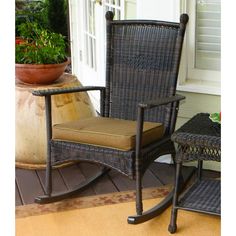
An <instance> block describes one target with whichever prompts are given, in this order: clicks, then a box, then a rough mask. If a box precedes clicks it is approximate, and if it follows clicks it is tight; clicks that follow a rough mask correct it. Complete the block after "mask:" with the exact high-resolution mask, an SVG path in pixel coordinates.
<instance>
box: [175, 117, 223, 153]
mask: <svg viewBox="0 0 236 236" xmlns="http://www.w3.org/2000/svg"><path fill="white" fill-rule="evenodd" d="M171 139H172V141H174V142H176V143H178V144H183V145H184V144H185V145H191V146H202V147H208V148H216V149H220V145H221V131H220V125H219V124H216V123H214V122H212V121H211V120H210V118H209V114H208V113H199V114H197V115H195V116H194V117H193V118H192V119H190V120H189V121H188V122H187V123H185V124H184V125H183V126H182V127H180V128H179V129H178V130H177V131H175V132H174V134H173V135H172V136H171Z"/></svg>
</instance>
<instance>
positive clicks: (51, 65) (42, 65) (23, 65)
mask: <svg viewBox="0 0 236 236" xmlns="http://www.w3.org/2000/svg"><path fill="white" fill-rule="evenodd" d="M69 62H70V60H69V59H67V60H66V61H64V62H61V63H55V64H21V63H15V66H16V67H24V68H26V67H30V68H33V67H36V68H45V67H47V68H48V67H59V66H61V65H66V64H69Z"/></svg>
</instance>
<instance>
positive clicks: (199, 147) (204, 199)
mask: <svg viewBox="0 0 236 236" xmlns="http://www.w3.org/2000/svg"><path fill="white" fill-rule="evenodd" d="M171 139H172V141H174V142H176V143H177V144H178V149H177V153H176V178H175V188H174V197H173V206H172V212H171V221H170V224H169V228H168V230H169V232H170V233H175V232H176V230H177V225H176V220H177V211H178V209H184V210H190V211H196V212H202V213H209V214H213V215H220V214H221V209H220V204H221V195H220V192H221V191H220V190H221V186H220V180H219V179H217V180H215V179H205V180H203V179H202V178H201V170H202V162H203V161H204V160H211V161H218V162H220V161H221V133H220V125H218V124H215V123H213V122H212V121H211V120H210V119H209V114H207V113H199V114H197V115H196V116H194V117H193V118H192V119H191V120H189V121H188V122H187V123H186V124H184V125H183V126H182V127H181V128H180V129H178V130H177V131H176V132H175V133H174V134H173V135H172V137H171ZM188 161H198V175H197V179H196V181H195V182H194V183H193V185H192V186H190V187H189V188H188V189H186V190H185V191H184V193H182V194H181V195H180V196H179V185H180V183H179V182H180V181H179V180H180V174H181V167H182V163H184V162H188Z"/></svg>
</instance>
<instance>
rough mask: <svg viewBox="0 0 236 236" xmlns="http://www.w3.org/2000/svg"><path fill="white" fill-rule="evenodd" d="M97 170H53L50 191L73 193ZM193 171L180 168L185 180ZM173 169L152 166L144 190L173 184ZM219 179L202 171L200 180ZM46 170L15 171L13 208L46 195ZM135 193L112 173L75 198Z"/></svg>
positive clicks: (83, 167) (84, 167) (132, 185)
mask: <svg viewBox="0 0 236 236" xmlns="http://www.w3.org/2000/svg"><path fill="white" fill-rule="evenodd" d="M97 169H98V167H97V166H96V165H93V164H88V163H77V164H74V165H71V166H67V167H63V168H58V169H54V170H53V183H52V184H53V190H54V192H61V191H65V190H68V189H73V188H74V187H75V186H76V185H78V184H79V183H80V182H82V181H84V180H85V179H87V178H89V177H90V176H92V175H93V173H95V172H96V170H97ZM191 171H192V167H183V175H184V176H188V175H189V173H190V172H191ZM174 172H175V171H174V166H173V165H169V164H163V163H158V162H154V163H153V164H152V165H151V166H150V168H149V169H148V170H147V171H146V173H145V175H144V178H143V187H144V188H150V187H160V186H163V185H167V184H173V182H174ZM204 177H210V178H218V177H220V172H216V171H210V170H203V178H204ZM44 179H45V170H26V169H20V168H16V179H15V190H16V191H15V200H16V206H20V205H26V204H32V203H34V198H35V197H36V196H39V195H43V194H44V193H45V185H44ZM134 189H135V181H133V180H130V179H129V178H127V177H125V176H123V175H121V174H120V173H118V172H117V171H114V170H111V171H110V172H108V174H106V175H105V176H103V177H102V178H100V179H99V180H98V181H97V182H96V183H94V184H93V185H91V187H89V188H87V189H85V190H84V191H83V192H81V193H80V194H78V195H77V196H78V197H82V196H92V195H98V194H105V193H112V192H120V191H128V190H134Z"/></svg>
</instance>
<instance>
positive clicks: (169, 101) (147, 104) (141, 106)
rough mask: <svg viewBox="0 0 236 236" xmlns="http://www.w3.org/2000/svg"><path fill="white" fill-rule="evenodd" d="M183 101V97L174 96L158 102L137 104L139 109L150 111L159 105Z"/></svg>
mask: <svg viewBox="0 0 236 236" xmlns="http://www.w3.org/2000/svg"><path fill="white" fill-rule="evenodd" d="M183 99H185V96H182V95H179V94H176V95H174V96H172V97H166V98H160V99H158V100H152V101H147V102H142V103H139V107H140V108H147V109H150V108H153V107H157V106H160V105H165V104H168V103H171V102H178V101H181V100H183Z"/></svg>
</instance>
